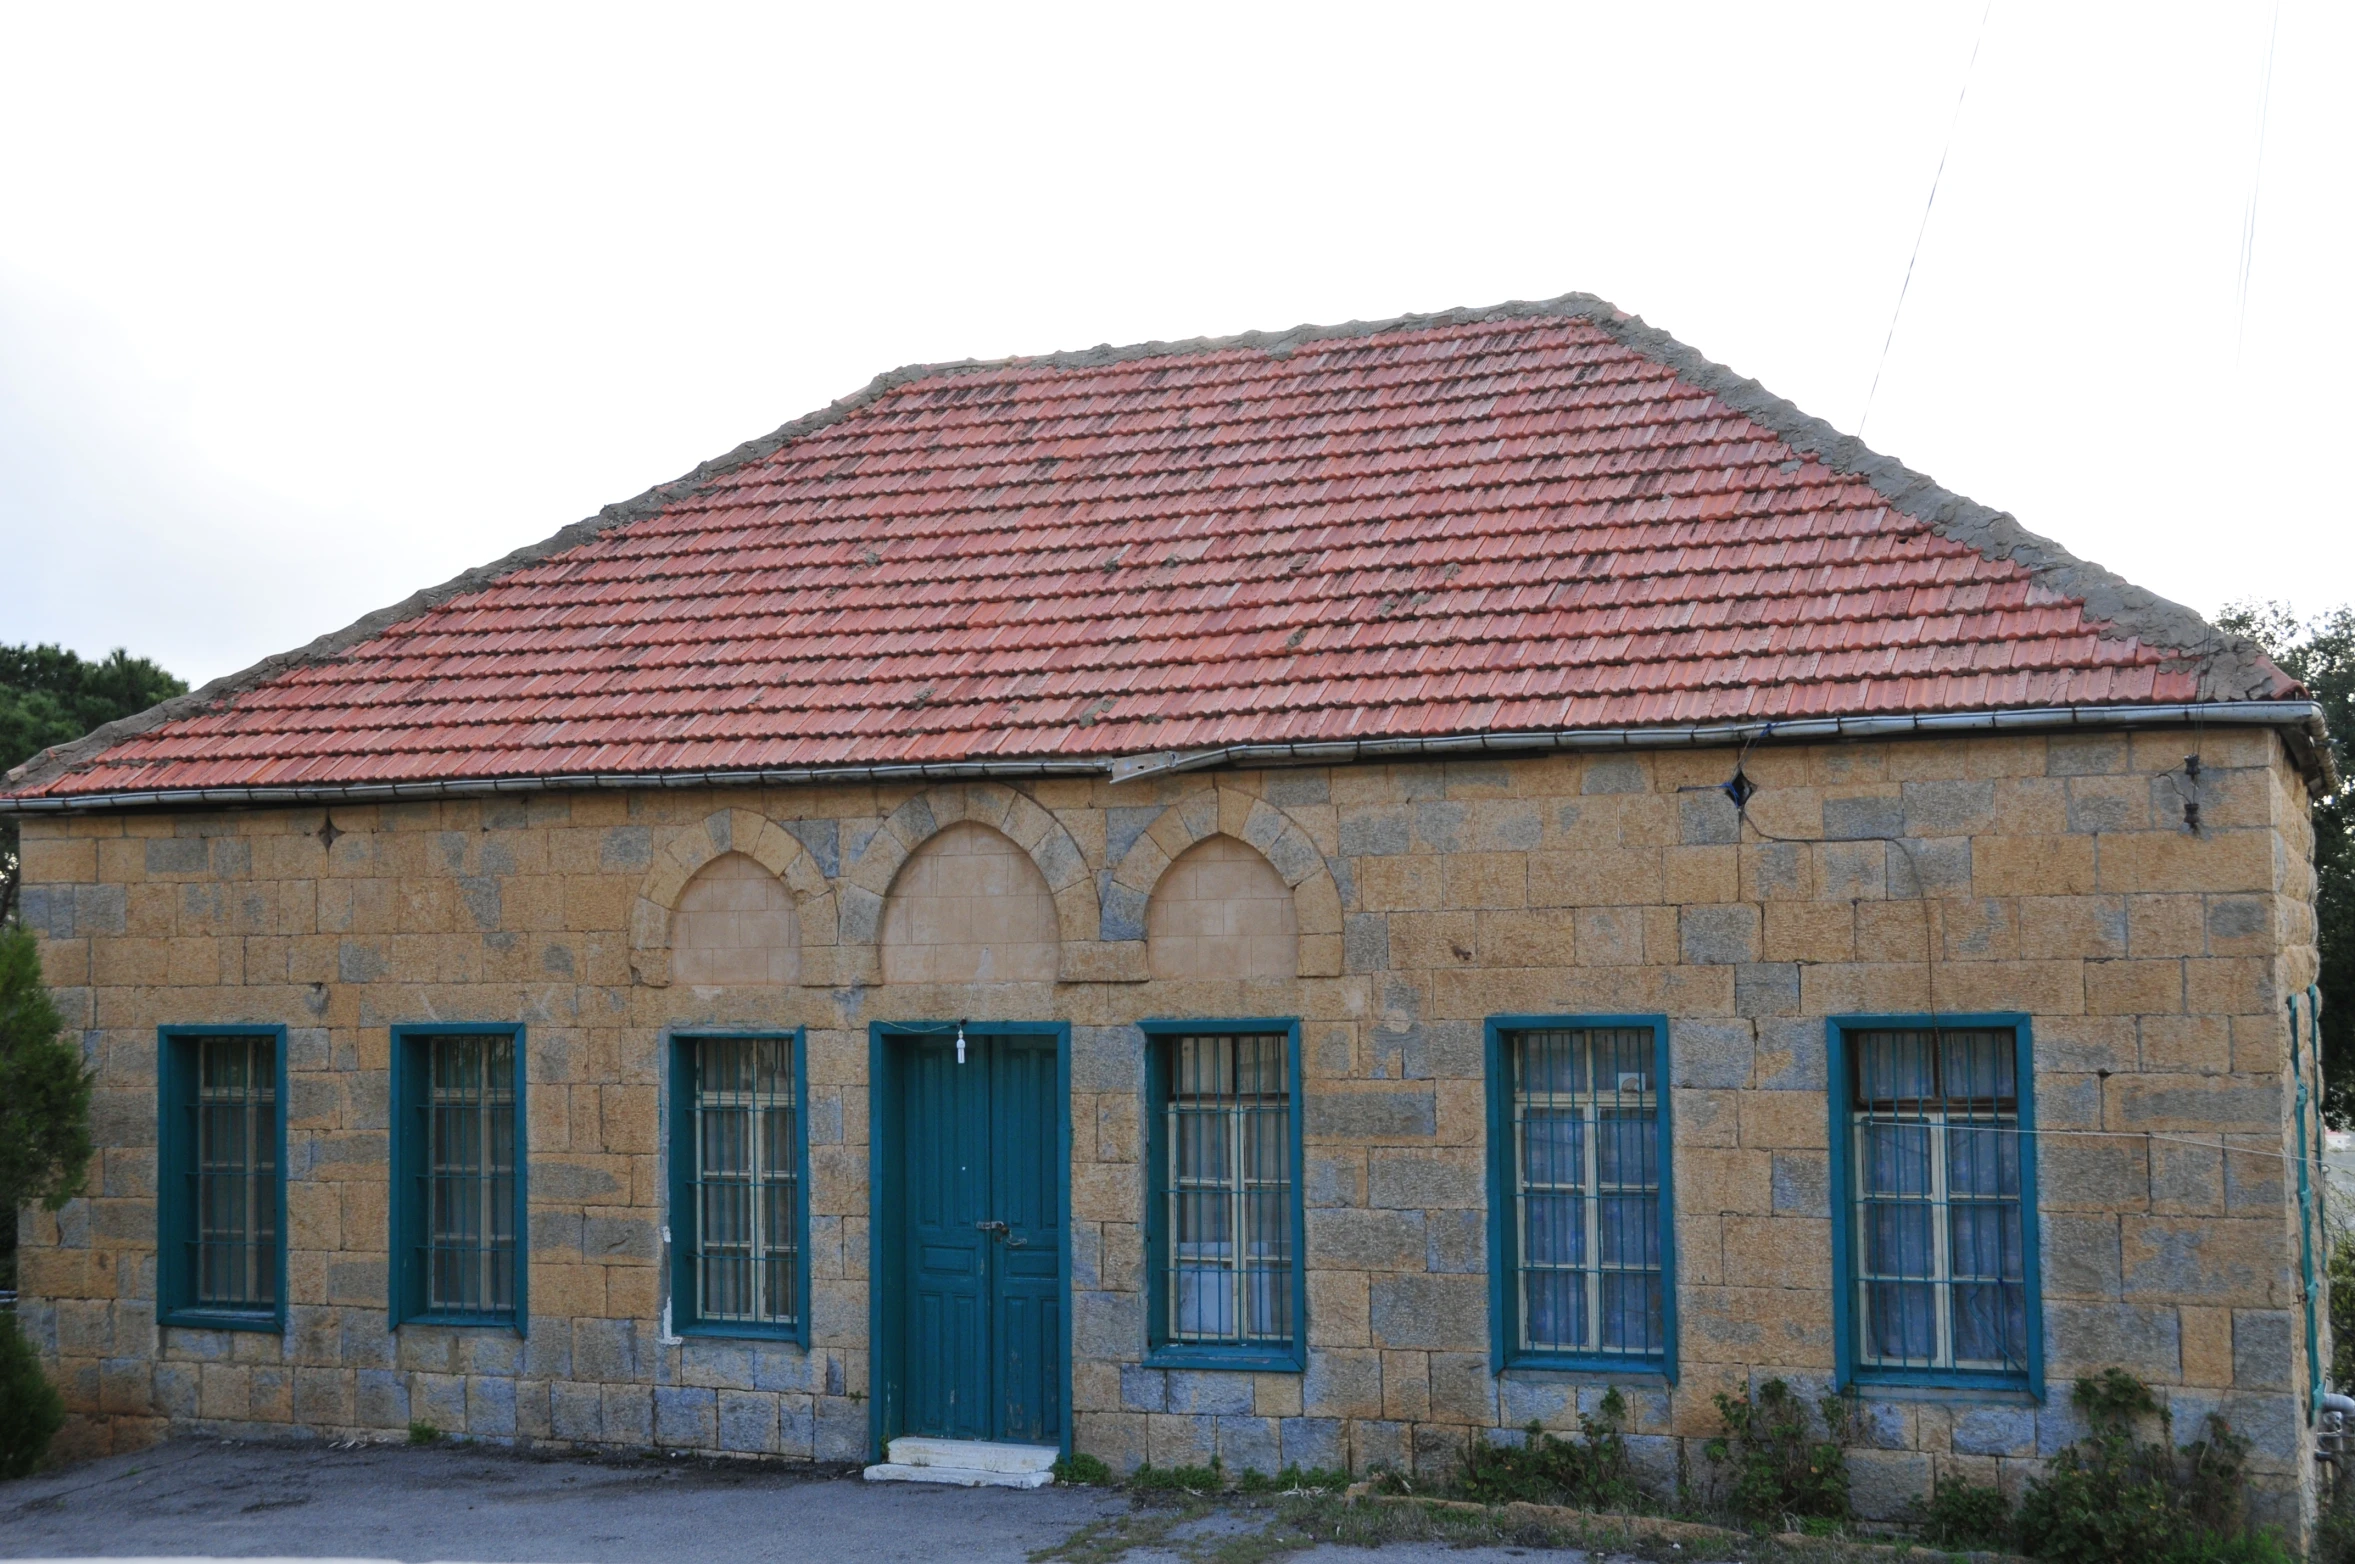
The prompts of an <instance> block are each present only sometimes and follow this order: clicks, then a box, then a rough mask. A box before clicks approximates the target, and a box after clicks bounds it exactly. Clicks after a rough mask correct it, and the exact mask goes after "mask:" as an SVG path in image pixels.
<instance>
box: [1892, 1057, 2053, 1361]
mask: <svg viewBox="0 0 2355 1564" xmlns="http://www.w3.org/2000/svg"><path fill="white" fill-rule="evenodd" d="M2017 1060H2018V1045H2017V1040H2016V1038H2015V1037H2014V1035H2013V1034H2012V1033H2011V1032H2008V1031H1993V1030H1988V1029H1985V1028H1976V1029H1969V1030H1958V1031H1945V1030H1942V1029H1931V1030H1921V1031H1914V1030H1908V1031H1892V1032H1867V1033H1860V1034H1856V1037H1855V1066H1854V1068H1855V1072H1856V1075H1855V1081H1854V1089H1855V1093H1856V1103H1857V1112H1856V1117H1855V1131H1854V1134H1855V1140H1854V1147H1855V1153H1854V1154H1855V1183H1856V1189H1855V1192H1854V1201H1855V1206H1854V1216H1853V1220H1854V1223H1855V1256H1856V1264H1857V1266H1858V1274H1857V1277H1856V1289H1857V1290H1856V1293H1855V1298H1856V1302H1857V1307H1858V1311H1859V1315H1858V1322H1857V1336H1858V1350H1859V1355H1860V1358H1861V1360H1862V1361H1863V1362H1865V1363H1866V1364H1868V1365H1878V1366H1884V1367H1894V1366H1904V1367H1912V1368H1923V1369H1987V1370H1998V1371H2005V1370H2018V1369H2020V1368H2023V1367H2025V1366H2026V1363H2027V1343H2028V1334H2027V1333H2028V1306H2027V1302H2028V1301H2027V1285H2026V1279H2025V1277H2026V1271H2025V1255H2026V1242H2027V1239H2026V1234H2025V1227H2024V1224H2025V1221H2026V1214H2025V1210H2024V1205H2023V1199H2022V1193H2021V1187H2020V1171H2021V1170H2020V1158H2021V1155H2022V1151H2021V1144H2020V1127H2019V1080H2018V1063H2017Z"/></svg>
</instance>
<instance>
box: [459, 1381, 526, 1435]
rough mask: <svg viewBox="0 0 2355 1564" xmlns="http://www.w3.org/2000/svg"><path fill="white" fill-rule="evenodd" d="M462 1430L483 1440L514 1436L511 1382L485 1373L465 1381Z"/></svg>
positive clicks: (513, 1389)
mask: <svg viewBox="0 0 2355 1564" xmlns="http://www.w3.org/2000/svg"><path fill="white" fill-rule="evenodd" d="M466 1432H467V1433H469V1434H472V1435H475V1436H477V1437H479V1438H483V1439H512V1438H514V1437H515V1381H514V1380H512V1379H505V1378H500V1377H497V1376H494V1375H488V1374H476V1375H472V1376H469V1377H468V1379H467V1381H466Z"/></svg>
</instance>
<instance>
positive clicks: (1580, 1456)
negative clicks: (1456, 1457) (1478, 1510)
mask: <svg viewBox="0 0 2355 1564" xmlns="http://www.w3.org/2000/svg"><path fill="white" fill-rule="evenodd" d="M1626 1421H1627V1398H1626V1397H1624V1396H1622V1395H1620V1394H1619V1391H1618V1389H1617V1388H1616V1387H1613V1388H1612V1389H1611V1390H1610V1391H1609V1392H1608V1393H1607V1394H1605V1395H1604V1397H1603V1404H1602V1406H1601V1407H1600V1408H1598V1409H1597V1412H1596V1415H1594V1416H1592V1417H1589V1416H1587V1415H1586V1414H1585V1413H1580V1414H1579V1418H1578V1431H1579V1433H1580V1434H1581V1435H1582V1436H1583V1440H1582V1442H1579V1443H1572V1442H1571V1441H1570V1440H1567V1439H1562V1438H1559V1437H1557V1436H1555V1435H1553V1434H1549V1433H1547V1432H1546V1431H1545V1429H1544V1428H1543V1427H1542V1426H1541V1425H1539V1424H1538V1423H1536V1422H1534V1421H1533V1422H1531V1423H1530V1425H1529V1430H1528V1434H1529V1437H1528V1438H1527V1439H1526V1440H1525V1441H1524V1442H1522V1443H1521V1444H1518V1445H1495V1444H1490V1443H1489V1442H1488V1438H1487V1436H1486V1435H1484V1434H1478V1433H1475V1434H1474V1435H1473V1436H1472V1438H1471V1441H1470V1442H1469V1444H1467V1446H1466V1447H1465V1450H1464V1469H1463V1471H1462V1473H1461V1474H1460V1475H1459V1476H1458V1477H1457V1479H1456V1491H1457V1492H1458V1493H1460V1494H1462V1495H1463V1496H1464V1497H1465V1498H1467V1499H1477V1500H1479V1501H1480V1502H1482V1503H1484V1504H1509V1503H1512V1502H1514V1501H1516V1500H1519V1501H1524V1502H1527V1503H1530V1504H1567V1505H1573V1506H1575V1507H1577V1508H1579V1509H1585V1510H1632V1509H1635V1508H1636V1507H1637V1506H1638V1505H1640V1504H1641V1503H1642V1502H1643V1493H1642V1490H1640V1489H1639V1488H1637V1487H1636V1483H1635V1475H1634V1473H1633V1471H1632V1470H1631V1469H1630V1467H1629V1466H1628V1463H1627V1437H1626V1433H1625V1430H1624V1425H1625V1423H1626Z"/></svg>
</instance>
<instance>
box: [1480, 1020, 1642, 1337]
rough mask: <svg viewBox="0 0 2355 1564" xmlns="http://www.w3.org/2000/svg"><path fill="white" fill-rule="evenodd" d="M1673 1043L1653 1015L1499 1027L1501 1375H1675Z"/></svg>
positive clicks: (1494, 1162)
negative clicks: (1587, 1368) (1590, 1368)
mask: <svg viewBox="0 0 2355 1564" xmlns="http://www.w3.org/2000/svg"><path fill="white" fill-rule="evenodd" d="M1665 1036H1666V1024H1665V1022H1663V1021H1661V1020H1659V1019H1658V1018H1655V1017H1613V1018H1608V1019H1605V1020H1594V1019H1579V1018H1571V1017H1506V1018H1499V1019H1498V1020H1495V1021H1492V1022H1491V1023H1490V1025H1489V1061H1490V1075H1489V1079H1490V1087H1489V1091H1490V1098H1489V1100H1490V1109H1491V1196H1490V1202H1491V1203H1490V1209H1491V1213H1492V1227H1491V1231H1492V1236H1493V1239H1494V1244H1495V1251H1496V1256H1495V1260H1496V1263H1495V1264H1494V1265H1493V1267H1492V1284H1493V1286H1494V1289H1495V1294H1494V1300H1493V1304H1494V1311H1495V1314H1496V1319H1495V1321H1494V1326H1495V1348H1494V1356H1495V1358H1496V1361H1497V1365H1498V1367H1500V1368H1504V1367H1513V1366H1530V1367H1560V1366H1576V1365H1580V1364H1594V1365H1600V1366H1604V1367H1623V1368H1635V1369H1651V1370H1656V1371H1667V1370H1668V1369H1669V1368H1670V1366H1671V1364H1670V1360H1671V1357H1672V1353H1671V1345H1672V1341H1673V1336H1674V1320H1675V1289H1674V1282H1673V1254H1674V1250H1673V1240H1672V1238H1671V1235H1670V1227H1669V1224H1670V1221H1671V1220H1672V1218H1671V1204H1672V1203H1671V1201H1670V1198H1669V1189H1668V1173H1669V1147H1668V1135H1667V1113H1666V1111H1665V1107H1664V1098H1663V1093H1662V1090H1661V1086H1662V1080H1663V1076H1664V1072H1665V1063H1666V1061H1665V1057H1664V1054H1665V1045H1664V1039H1665Z"/></svg>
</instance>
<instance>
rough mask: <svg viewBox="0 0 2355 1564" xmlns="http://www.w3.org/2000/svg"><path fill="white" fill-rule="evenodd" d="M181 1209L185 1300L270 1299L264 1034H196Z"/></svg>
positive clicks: (210, 1304) (270, 1146)
mask: <svg viewBox="0 0 2355 1564" xmlns="http://www.w3.org/2000/svg"><path fill="white" fill-rule="evenodd" d="M194 1046H195V1053H196V1101H195V1102H194V1103H193V1104H192V1105H191V1106H190V1114H191V1117H192V1119H193V1121H194V1134H193V1136H192V1140H193V1148H192V1149H193V1166H192V1167H190V1169H189V1170H188V1177H189V1179H190V1182H191V1185H192V1187H191V1188H190V1190H189V1197H190V1198H189V1206H188V1209H189V1210H190V1211H191V1212H192V1214H193V1216H194V1221H195V1225H194V1231H193V1232H191V1233H190V1234H189V1235H188V1238H187V1243H188V1247H189V1253H188V1257H187V1261H186V1264H187V1267H188V1269H187V1271H186V1272H185V1273H183V1274H184V1275H186V1276H187V1277H188V1279H189V1284H190V1301H191V1302H193V1303H195V1304H197V1305H198V1306H200V1307H205V1308H216V1309H235V1310H262V1309H270V1308H275V1307H276V1306H277V1302H278V1234H277V1223H278V1100H277V1093H278V1058H277V1040H276V1039H275V1038H270V1037H200V1038H198V1039H196V1040H195V1045H194Z"/></svg>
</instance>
